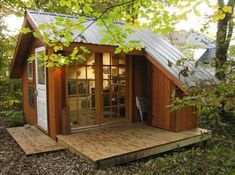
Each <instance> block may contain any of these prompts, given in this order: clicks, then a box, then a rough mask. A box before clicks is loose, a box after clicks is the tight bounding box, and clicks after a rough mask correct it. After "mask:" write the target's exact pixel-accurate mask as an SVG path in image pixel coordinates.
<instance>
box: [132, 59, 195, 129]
mask: <svg viewBox="0 0 235 175" xmlns="http://www.w3.org/2000/svg"><path fill="white" fill-rule="evenodd" d="M132 73H133V75H132V76H133V81H132V85H133V89H132V91H133V98H132V100H133V102H134V103H133V110H132V113H133V122H138V121H140V116H139V113H138V110H137V108H136V103H135V97H136V96H140V97H141V96H144V97H147V98H148V100H149V104H150V105H149V112H148V114H147V123H148V124H149V125H152V126H154V127H158V128H162V129H166V130H169V131H174V132H177V131H182V130H187V129H192V128H196V127H197V118H196V116H195V113H194V110H193V109H192V108H185V109H182V110H179V111H175V112H170V111H169V109H168V108H167V106H168V105H169V104H170V102H171V94H172V92H173V91H174V90H176V96H178V97H181V96H182V95H183V92H182V91H180V90H179V89H178V88H177V87H176V85H175V84H174V83H173V82H172V81H171V80H170V79H169V78H167V77H166V76H165V74H163V73H162V72H161V71H160V70H159V69H158V68H156V67H155V66H154V65H153V64H152V63H150V62H149V61H148V60H147V59H146V58H144V57H134V59H133V72H132Z"/></svg>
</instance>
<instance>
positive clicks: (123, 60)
mask: <svg viewBox="0 0 235 175" xmlns="http://www.w3.org/2000/svg"><path fill="white" fill-rule="evenodd" d="M125 64H126V56H125V55H124V54H119V65H125Z"/></svg>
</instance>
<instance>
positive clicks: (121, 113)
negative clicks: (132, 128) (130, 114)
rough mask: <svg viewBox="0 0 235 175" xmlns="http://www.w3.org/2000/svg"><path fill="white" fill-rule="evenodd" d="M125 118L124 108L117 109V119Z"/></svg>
mask: <svg viewBox="0 0 235 175" xmlns="http://www.w3.org/2000/svg"><path fill="white" fill-rule="evenodd" d="M125 116H126V110H125V107H120V108H119V117H121V118H125Z"/></svg>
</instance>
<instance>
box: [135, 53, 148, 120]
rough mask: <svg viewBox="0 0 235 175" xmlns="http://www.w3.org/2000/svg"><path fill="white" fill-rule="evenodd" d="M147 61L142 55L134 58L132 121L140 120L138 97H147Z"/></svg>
mask: <svg viewBox="0 0 235 175" xmlns="http://www.w3.org/2000/svg"><path fill="white" fill-rule="evenodd" d="M146 85H147V61H146V58H144V57H142V56H134V57H133V59H132V121H133V122H140V115H139V112H138V109H137V107H136V97H137V96H138V97H147V86H146Z"/></svg>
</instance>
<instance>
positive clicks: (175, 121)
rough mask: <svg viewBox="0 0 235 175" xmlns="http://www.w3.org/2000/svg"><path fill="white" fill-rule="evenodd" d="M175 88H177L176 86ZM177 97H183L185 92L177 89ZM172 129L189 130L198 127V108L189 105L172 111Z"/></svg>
mask: <svg viewBox="0 0 235 175" xmlns="http://www.w3.org/2000/svg"><path fill="white" fill-rule="evenodd" d="M174 88H176V89H177V87H176V86H175V87H174ZM176 91H177V93H176V97H182V96H183V95H184V93H183V92H182V91H181V90H179V89H177V90H176ZM170 118H171V122H170V130H171V131H175V132H178V131H182V130H188V129H192V128H196V127H197V126H198V120H197V116H196V110H195V108H193V107H187V108H184V109H181V110H178V111H175V112H172V113H171V115H170Z"/></svg>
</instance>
